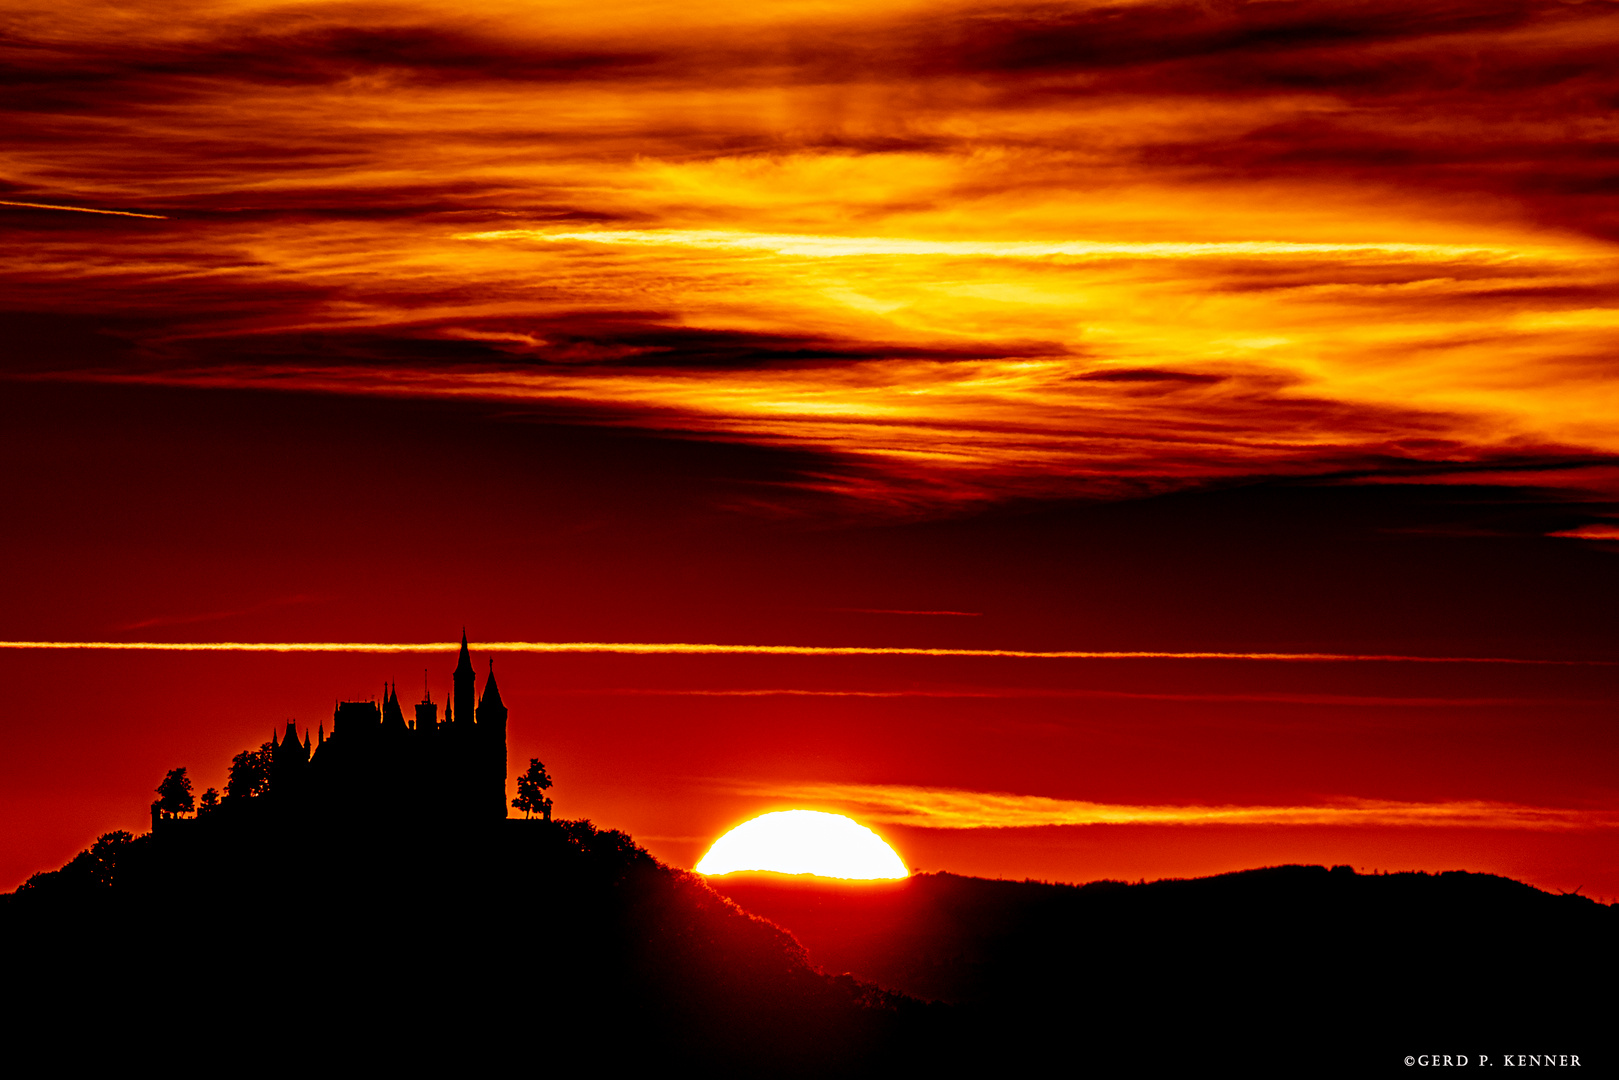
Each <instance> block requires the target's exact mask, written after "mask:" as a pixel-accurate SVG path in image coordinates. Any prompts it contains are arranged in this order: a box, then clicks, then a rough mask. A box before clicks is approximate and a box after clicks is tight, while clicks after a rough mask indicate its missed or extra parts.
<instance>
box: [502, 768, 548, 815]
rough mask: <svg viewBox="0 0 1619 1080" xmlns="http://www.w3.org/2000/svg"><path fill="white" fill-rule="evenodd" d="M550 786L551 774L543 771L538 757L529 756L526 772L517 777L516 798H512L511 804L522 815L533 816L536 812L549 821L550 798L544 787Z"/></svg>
mask: <svg viewBox="0 0 1619 1080" xmlns="http://www.w3.org/2000/svg"><path fill="white" fill-rule="evenodd" d="M550 786H551V774H550V773H548V772H546V771H545V766H544V765H541V764H540V759H539V758H529V759H528V772H526V773H524V774H523V775H522V776H519V777H518V778H517V798H515V799H513V800H512V805H513V806H515V807H516V808H517V809H519V810H521V811H522V812H523V816H524V817H533V816H534V815H535V814H536V813H538V814H540V815H542V816H543V817H544V818H545V820H546V821H550V820H551V799H550V797H549V796H547V795H546V794H545V789H546V788H548V787H550Z"/></svg>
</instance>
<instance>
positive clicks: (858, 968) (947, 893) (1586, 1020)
mask: <svg viewBox="0 0 1619 1080" xmlns="http://www.w3.org/2000/svg"><path fill="white" fill-rule="evenodd" d="M711 884H713V885H714V886H715V887H716V888H717V889H719V890H720V891H722V892H723V893H725V894H726V895H728V896H730V897H731V898H732V899H734V900H736V901H737V902H738V903H739V904H741V905H742V906H743V907H745V908H747V909H748V910H750V911H753V912H755V913H757V914H760V915H763V916H764V917H766V918H769V919H772V920H773V921H775V922H776V923H778V924H779V925H781V926H784V927H786V928H787V929H789V930H790V931H792V932H793V934H794V935H795V937H797V938H798V940H799V941H800V942H802V943H803V944H804V945H805V946H806V948H807V950H808V952H809V955H810V959H811V960H812V962H814V963H816V964H817V966H819V967H820V968H821V969H822V970H826V971H841V972H850V973H852V974H853V975H854V976H856V977H858V978H861V979H866V980H870V981H872V982H875V983H877V984H879V985H881V986H883V987H884V988H886V989H889V990H895V991H900V992H903V993H905V994H908V995H913V996H916V997H920V998H924V999H932V1000H937V1001H943V1002H949V1003H953V1004H954V1005H956V1006H957V1012H958V1015H959V1019H960V1022H961V1023H962V1024H963V1025H964V1032H965V1033H964V1035H963V1036H962V1037H963V1038H964V1039H966V1040H967V1041H969V1042H971V1043H972V1044H974V1045H977V1046H980V1047H990V1046H994V1045H997V1044H999V1045H1003V1046H1007V1045H1010V1046H1018V1045H1039V1046H1052V1045H1056V1046H1059V1047H1060V1046H1069V1047H1071V1049H1072V1052H1073V1053H1074V1054H1075V1055H1077V1056H1078V1059H1083V1060H1085V1061H1089V1062H1092V1063H1097V1062H1104V1063H1106V1062H1111V1063H1113V1064H1114V1065H1119V1066H1123V1065H1129V1064H1130V1063H1131V1062H1132V1061H1135V1062H1138V1063H1139V1064H1141V1065H1142V1066H1143V1067H1150V1063H1153V1062H1157V1063H1163V1062H1166V1061H1170V1062H1179V1063H1180V1064H1182V1065H1185V1066H1192V1065H1195V1064H1196V1063H1197V1062H1198V1061H1207V1060H1213V1059H1215V1058H1219V1059H1223V1060H1231V1061H1240V1062H1247V1064H1245V1065H1243V1068H1244V1069H1245V1070H1248V1071H1256V1070H1257V1071H1258V1072H1261V1073H1266V1074H1269V1073H1272V1072H1279V1073H1282V1074H1287V1073H1288V1070H1287V1069H1286V1068H1280V1067H1279V1065H1280V1062H1281V1061H1282V1060H1283V1059H1282V1058H1280V1057H1276V1056H1274V1055H1278V1054H1283V1055H1288V1054H1303V1055H1309V1058H1308V1060H1311V1061H1314V1062H1316V1063H1317V1064H1315V1065H1311V1066H1310V1067H1308V1068H1306V1069H1304V1070H1303V1072H1299V1071H1297V1070H1296V1069H1295V1071H1294V1072H1292V1073H1291V1074H1292V1075H1326V1074H1329V1073H1330V1072H1332V1071H1333V1069H1334V1068H1336V1067H1349V1068H1353V1069H1381V1068H1392V1067H1402V1066H1401V1062H1402V1061H1403V1059H1404V1056H1405V1055H1406V1054H1407V1053H1410V1054H1419V1053H1427V1052H1430V1051H1433V1050H1435V1049H1438V1050H1441V1051H1442V1052H1449V1053H1452V1054H1453V1055H1454V1054H1455V1053H1458V1052H1465V1053H1467V1054H1469V1055H1472V1056H1473V1058H1474V1062H1475V1065H1476V1061H1477V1055H1478V1054H1480V1053H1485V1054H1489V1055H1491V1056H1492V1058H1493V1060H1494V1061H1495V1062H1496V1064H1500V1063H1501V1060H1502V1056H1503V1055H1505V1054H1508V1053H1514V1054H1515V1053H1519V1052H1523V1053H1529V1052H1531V1051H1533V1052H1536V1053H1540V1052H1547V1053H1550V1052H1552V1051H1553V1050H1555V1049H1556V1048H1561V1050H1560V1051H1558V1052H1560V1053H1561V1052H1567V1053H1571V1054H1583V1055H1584V1056H1583V1058H1582V1060H1581V1065H1582V1067H1592V1066H1599V1067H1607V1068H1612V1067H1613V1066H1614V1065H1615V1063H1616V1059H1615V1057H1614V1055H1613V1053H1612V1049H1611V1047H1612V1044H1613V1043H1614V1042H1615V1040H1614V1038H1613V1037H1612V1036H1611V1035H1610V1034H1608V1033H1609V1032H1610V1030H1611V1025H1612V1013H1613V1009H1614V1006H1615V1005H1616V1004H1619V992H1616V990H1615V981H1614V978H1613V974H1612V973H1613V972H1614V971H1615V970H1616V969H1619V908H1616V907H1614V906H1610V905H1604V904H1599V903H1596V902H1594V901H1591V900H1589V899H1587V898H1585V897H1582V896H1576V895H1553V894H1549V893H1545V892H1542V891H1540V890H1538V889H1535V888H1533V887H1531V886H1529V885H1525V884H1522V883H1520V882H1517V881H1512V880H1510V879H1507V878H1502V877H1496V876H1493V875H1488V874H1471V873H1462V872H1451V873H1442V874H1426V873H1397V874H1371V875H1367V874H1357V873H1355V872H1354V871H1353V869H1352V868H1350V867H1348V866H1338V867H1333V868H1332V869H1330V870H1329V869H1328V868H1326V867H1323V866H1277V867H1269V868H1264V869H1256V870H1247V871H1242V872H1238V873H1230V874H1221V875H1218V876H1215V877H1207V878H1197V879H1180V880H1164V881H1155V882H1144V883H1139V884H1126V883H1123V882H1113V881H1099V882H1093V883H1091V884H1088V885H1060V884H1048V883H1044V882H1036V881H1021V882H1020V881H991V880H985V879H982V878H970V877H960V876H957V875H954V874H948V873H939V874H918V875H914V876H912V877H911V878H910V879H908V880H907V881H905V882H902V883H898V884H895V885H892V886H885V887H882V888H877V889H866V888H859V887H854V886H848V885H844V886H838V885H832V886H830V887H821V888H817V887H815V886H813V885H812V884H811V883H807V882H790V881H772V880H769V879H768V878H765V877H763V876H754V877H743V878H739V879H737V880H728V879H725V878H720V879H713V880H712V881H711ZM1139 1053H1145V1054H1146V1055H1147V1056H1146V1057H1137V1056H1136V1055H1138V1054H1139ZM1256 1055H1258V1056H1257V1057H1256ZM1295 1060H1296V1061H1303V1060H1306V1059H1304V1058H1299V1059H1295Z"/></svg>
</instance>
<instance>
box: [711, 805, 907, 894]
mask: <svg viewBox="0 0 1619 1080" xmlns="http://www.w3.org/2000/svg"><path fill="white" fill-rule="evenodd" d="M735 870H769V871H772V872H774V873H777V874H815V875H817V876H819V877H834V878H859V879H862V880H871V879H875V878H902V877H907V876H909V874H910V871H908V870H906V869H905V864H904V863H903V862H901V861H900V858H899V856H898V855H897V854H895V852H894V849H893V848H891V847H889V846H888V845H887V844H886V843H884V842H883V838H882V837H880V836H878V835H877V834H876V833H874V832H872V831H871V830H870V829H868V828H866V827H865V826H864V825H862V824H860V823H859V822H857V821H853V820H851V819H849V818H846V817H844V816H843V815H842V814H825V813H822V812H821V811H819V810H778V811H777V812H775V813H773V814H762V815H760V816H759V817H756V818H754V819H753V820H752V821H745V822H743V823H742V824H741V825H738V826H737V827H736V828H734V829H732V830H731V831H730V832H728V833H726V834H725V835H724V836H722V837H720V838H719V839H718V840H716V841H714V846H713V847H711V848H709V849H708V854H707V855H704V856H703V860H702V862H700V863H698V864H697V872H698V873H699V874H729V873H731V872H732V871H735Z"/></svg>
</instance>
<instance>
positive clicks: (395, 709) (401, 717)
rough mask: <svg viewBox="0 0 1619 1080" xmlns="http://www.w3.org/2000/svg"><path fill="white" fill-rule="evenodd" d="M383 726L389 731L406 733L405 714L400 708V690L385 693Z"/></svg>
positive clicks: (394, 689)
mask: <svg viewBox="0 0 1619 1080" xmlns="http://www.w3.org/2000/svg"><path fill="white" fill-rule="evenodd" d="M382 726H383V729H384V730H387V731H404V730H406V728H405V713H404V710H403V709H401V708H400V707H399V688H398V687H394V688H393V690H392V691H391V692H387V691H385V692H384V693H383V696H382Z"/></svg>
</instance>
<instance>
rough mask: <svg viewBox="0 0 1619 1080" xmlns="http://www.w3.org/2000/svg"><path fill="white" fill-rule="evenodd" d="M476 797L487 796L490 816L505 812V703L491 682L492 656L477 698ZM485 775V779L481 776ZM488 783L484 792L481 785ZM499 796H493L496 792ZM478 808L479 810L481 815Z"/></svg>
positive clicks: (479, 798)
mask: <svg viewBox="0 0 1619 1080" xmlns="http://www.w3.org/2000/svg"><path fill="white" fill-rule="evenodd" d="M478 743H479V747H478V758H477V760H478V762H479V770H478V772H479V778H478V788H479V793H478V800H479V802H480V803H481V802H482V801H483V800H484V799H485V798H488V799H489V810H490V816H492V817H502V818H504V817H505V816H506V705H505V703H504V702H502V701H501V700H500V687H498V686H496V685H495V659H494V657H490V658H489V678H488V679H486V680H485V681H484V684H483V699H482V700H481V701H479V702H478ZM485 777H487V780H486V779H485ZM486 783H487V784H488V789H487V790H488V794H487V795H485V793H484V785H485V784H486ZM497 795H498V796H499V800H498V801H497V800H496V798H495V797H496V796H497ZM482 812H483V811H482V809H481V808H480V810H479V814H480V816H481V814H482Z"/></svg>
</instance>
